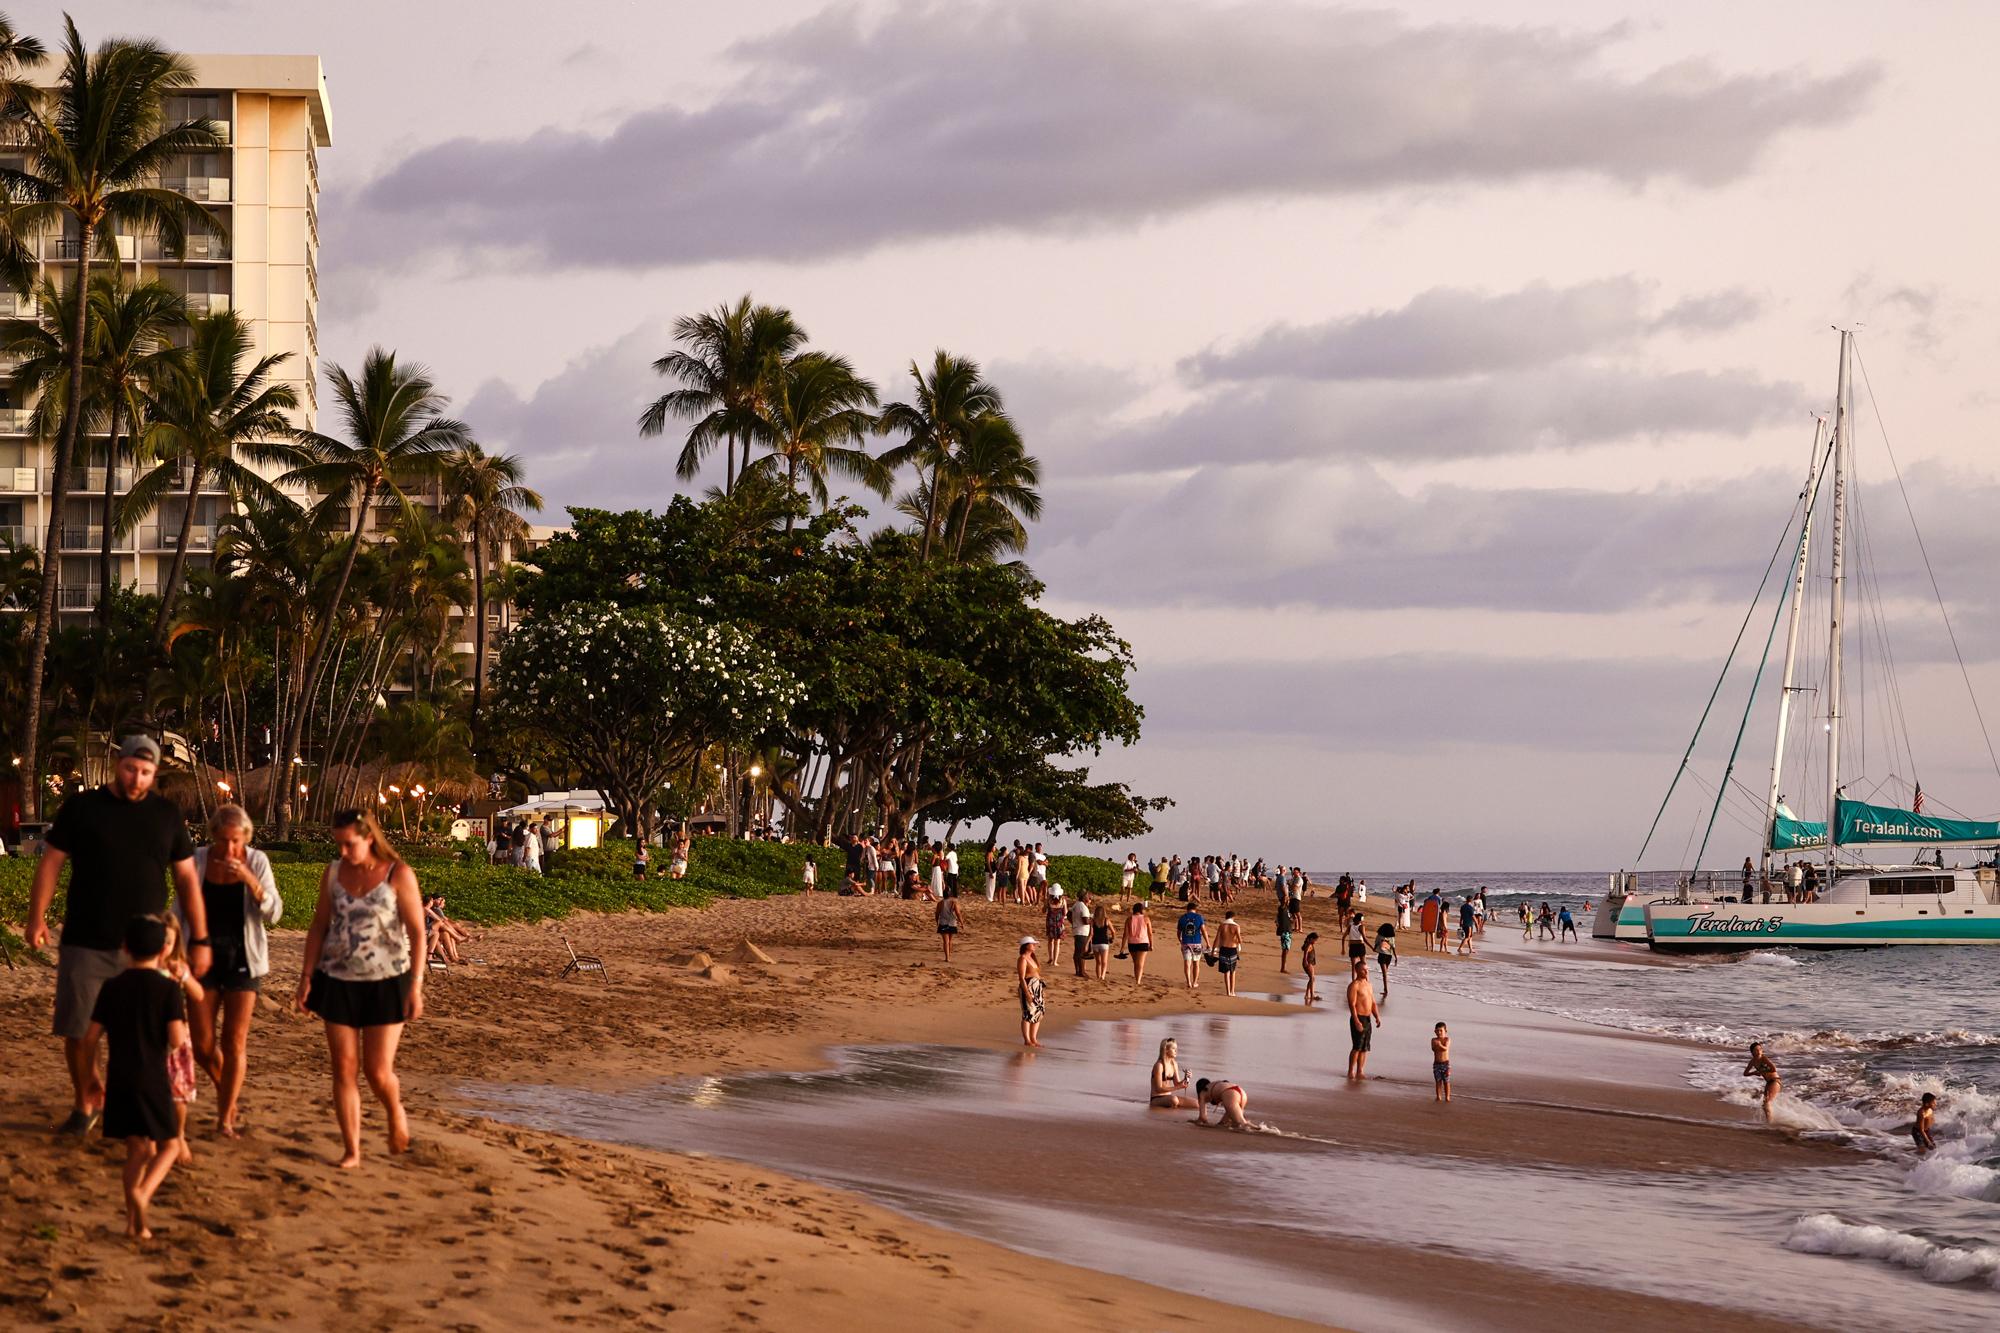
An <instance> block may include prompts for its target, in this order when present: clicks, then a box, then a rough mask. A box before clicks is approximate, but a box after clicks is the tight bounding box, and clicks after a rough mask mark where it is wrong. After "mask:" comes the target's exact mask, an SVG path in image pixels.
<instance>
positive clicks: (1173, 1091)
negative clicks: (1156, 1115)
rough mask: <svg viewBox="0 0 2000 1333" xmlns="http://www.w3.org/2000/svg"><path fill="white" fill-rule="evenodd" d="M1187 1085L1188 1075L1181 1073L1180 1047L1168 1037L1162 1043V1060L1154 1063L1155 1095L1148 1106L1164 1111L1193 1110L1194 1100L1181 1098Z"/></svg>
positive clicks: (1153, 1094)
mask: <svg viewBox="0 0 2000 1333" xmlns="http://www.w3.org/2000/svg"><path fill="white" fill-rule="evenodd" d="M1187 1085H1188V1081H1187V1075H1186V1074H1183V1073H1182V1072H1181V1061H1180V1050H1179V1047H1178V1046H1176V1045H1175V1043H1174V1039H1173V1038H1172V1037H1168V1038H1167V1039H1166V1040H1164V1041H1162V1042H1161V1043H1160V1058H1159V1059H1157V1060H1155V1061H1153V1081H1152V1089H1153V1093H1152V1096H1151V1098H1150V1099H1148V1101H1147V1103H1146V1104H1147V1105H1148V1106H1157V1107H1158V1108H1160V1109H1161V1110H1162V1111H1178V1110H1180V1109H1182V1108H1183V1107H1188V1108H1192V1107H1193V1106H1194V1104H1195V1100H1194V1098H1192V1097H1183V1096H1181V1089H1182V1088H1185V1087H1186V1086H1187Z"/></svg>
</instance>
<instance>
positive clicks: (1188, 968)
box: [1175, 901, 1208, 990]
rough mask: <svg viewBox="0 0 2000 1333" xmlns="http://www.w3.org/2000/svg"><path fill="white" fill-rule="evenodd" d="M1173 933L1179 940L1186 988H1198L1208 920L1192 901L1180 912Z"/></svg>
mask: <svg viewBox="0 0 2000 1333" xmlns="http://www.w3.org/2000/svg"><path fill="white" fill-rule="evenodd" d="M1175 934H1176V935H1177V936H1178V937H1179V939H1180V942H1181V968H1182V970H1183V971H1185V972H1186V973H1187V988H1188V989H1189V990H1200V989H1201V956H1202V954H1204V953H1206V952H1207V951H1208V921H1207V919H1206V918H1205V917H1203V916H1202V914H1201V913H1200V912H1199V911H1197V910H1196V909H1195V905H1194V903H1193V902H1192V901H1190V902H1189V903H1188V909H1187V911H1185V912H1182V913H1181V919H1180V922H1179V923H1178V925H1176V927H1175Z"/></svg>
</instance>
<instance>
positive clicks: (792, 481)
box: [785, 454, 799, 537]
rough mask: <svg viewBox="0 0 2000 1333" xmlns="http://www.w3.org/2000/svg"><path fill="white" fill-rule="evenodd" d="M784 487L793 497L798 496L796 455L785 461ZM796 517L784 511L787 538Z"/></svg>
mask: <svg viewBox="0 0 2000 1333" xmlns="http://www.w3.org/2000/svg"><path fill="white" fill-rule="evenodd" d="M785 485H786V486H788V487H790V488H791V492H792V494H793V496H797V495H798V493H799V460H798V455H796V454H794V455H792V456H791V457H790V458H788V459H786V460H785ZM797 517H798V515H796V514H794V513H792V512H791V511H790V510H786V511H785V535H786V536H787V537H789V536H791V535H792V522H793V520H795V519H796V518H797Z"/></svg>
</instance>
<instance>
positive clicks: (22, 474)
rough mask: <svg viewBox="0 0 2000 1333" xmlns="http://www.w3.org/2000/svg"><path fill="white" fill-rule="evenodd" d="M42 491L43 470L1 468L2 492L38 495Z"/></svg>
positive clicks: (0, 482) (35, 468) (0, 481)
mask: <svg viewBox="0 0 2000 1333" xmlns="http://www.w3.org/2000/svg"><path fill="white" fill-rule="evenodd" d="M41 489H42V470H41V469H40V468H38V467H0V491H9V492H16V491H18V492H21V493H23V494H27V495H38V494H40V493H41Z"/></svg>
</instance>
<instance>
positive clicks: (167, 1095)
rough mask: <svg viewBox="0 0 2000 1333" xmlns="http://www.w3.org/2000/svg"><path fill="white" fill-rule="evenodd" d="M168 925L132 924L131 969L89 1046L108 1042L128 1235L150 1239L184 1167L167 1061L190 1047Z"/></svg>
mask: <svg viewBox="0 0 2000 1333" xmlns="http://www.w3.org/2000/svg"><path fill="white" fill-rule="evenodd" d="M166 948H167V926H166V922H165V921H164V920H162V919H161V918H159V917H157V916H139V917H134V918H132V921H131V924H130V925H128V926H126V928H125V955H126V958H127V959H128V960H129V962H128V964H127V966H126V968H125V970H124V971H123V972H120V973H119V974H118V975H117V976H115V977H113V978H111V980H109V981H107V982H105V983H104V985H103V986H102V987H101V988H100V989H99V990H98V992H97V1002H96V1004H95V1006H94V1007H93V1008H92V1009H91V1013H90V1029H89V1035H88V1038H87V1039H88V1040H89V1041H90V1042H91V1043H92V1044H93V1045H94V1044H95V1043H96V1042H97V1040H98V1039H99V1038H100V1037H102V1038H106V1039H108V1040H107V1044H108V1045H109V1047H110V1051H111V1056H110V1061H109V1065H108V1067H107V1069H106V1071H105V1078H104V1137H105V1138H107V1139H124V1140H125V1234H126V1235H128V1236H131V1237H133V1238H134V1239H137V1240H150V1239H152V1236H153V1233H152V1231H151V1230H150V1229H149V1228H148V1227H147V1225H146V1209H147V1207H148V1205H150V1204H151V1203H152V1202H153V1195H154V1193H155V1192H156V1191H157V1190H158V1189H159V1188H160V1182H161V1181H163V1180H165V1179H166V1178H167V1173H168V1172H169V1171H171V1170H173V1169H174V1163H175V1162H177V1161H179V1160H180V1145H179V1134H180V1131H179V1129H178V1128H177V1125H176V1122H177V1120H178V1118H179V1117H178V1116H177V1114H176V1112H175V1110H174V1094H173V1085H172V1082H171V1080H170V1078H169V1076H168V1073H167V1057H168V1055H169V1054H170V1053H171V1052H173V1051H177V1050H180V1049H182V1048H183V1047H186V1046H189V1045H190V1044H191V1041H192V1038H191V1037H190V1035H189V1032H188V1024H187V1001H186V999H185V997H184V996H183V995H182V992H181V987H180V983H179V982H177V981H175V980H174V979H173V978H171V977H169V976H168V975H167V974H166V973H164V972H162V971H160V956H161V955H162V954H164V953H165V952H166Z"/></svg>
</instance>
